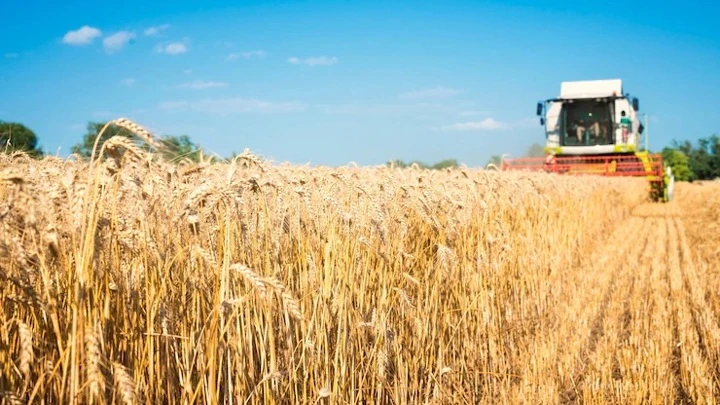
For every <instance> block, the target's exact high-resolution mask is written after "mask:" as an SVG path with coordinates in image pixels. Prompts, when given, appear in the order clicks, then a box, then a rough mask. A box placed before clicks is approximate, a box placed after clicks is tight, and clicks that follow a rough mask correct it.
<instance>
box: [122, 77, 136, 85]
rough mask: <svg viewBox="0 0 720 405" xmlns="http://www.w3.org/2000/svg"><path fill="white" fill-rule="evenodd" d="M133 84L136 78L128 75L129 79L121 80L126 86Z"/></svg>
mask: <svg viewBox="0 0 720 405" xmlns="http://www.w3.org/2000/svg"><path fill="white" fill-rule="evenodd" d="M133 84H135V79H133V78H131V77H128V78H127V79H122V80H120V85H121V86H125V87H130V86H132V85H133Z"/></svg>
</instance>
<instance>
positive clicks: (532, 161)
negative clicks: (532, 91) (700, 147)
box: [502, 79, 674, 202]
mask: <svg viewBox="0 0 720 405" xmlns="http://www.w3.org/2000/svg"><path fill="white" fill-rule="evenodd" d="M638 110H639V102H638V99H637V98H635V97H633V98H630V96H629V95H628V94H624V93H623V88H622V80H617V79H616V80H589V81H574V82H563V83H562V84H561V85H560V97H559V98H555V99H549V100H545V101H544V102H540V103H538V104H537V115H538V116H540V125H544V127H545V138H546V139H547V141H546V146H545V157H544V158H542V157H540V158H538V157H535V158H514V159H503V161H502V170H504V171H507V170H529V171H545V172H551V173H558V174H567V175H600V176H633V177H644V178H646V179H647V181H648V183H649V193H650V197H651V198H652V199H653V200H655V201H665V202H667V201H670V200H671V199H672V196H673V185H674V178H673V175H672V171H671V169H670V167H665V166H664V164H663V160H662V155H660V154H651V153H649V152H648V150H647V148H645V149H644V150H641V149H640V146H639V145H640V135H641V134H642V133H643V130H644V127H643V125H642V123H641V122H640V120H639V119H638V114H637V112H638Z"/></svg>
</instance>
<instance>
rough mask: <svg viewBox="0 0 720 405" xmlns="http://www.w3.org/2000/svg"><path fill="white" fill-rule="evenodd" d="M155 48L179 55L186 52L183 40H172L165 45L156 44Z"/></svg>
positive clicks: (158, 50)
mask: <svg viewBox="0 0 720 405" xmlns="http://www.w3.org/2000/svg"><path fill="white" fill-rule="evenodd" d="M155 50H156V51H157V52H160V53H166V54H168V55H180V54H181V53H185V52H187V45H185V43H183V42H173V43H170V44H167V45H165V46H163V45H158V46H157V47H156V48H155Z"/></svg>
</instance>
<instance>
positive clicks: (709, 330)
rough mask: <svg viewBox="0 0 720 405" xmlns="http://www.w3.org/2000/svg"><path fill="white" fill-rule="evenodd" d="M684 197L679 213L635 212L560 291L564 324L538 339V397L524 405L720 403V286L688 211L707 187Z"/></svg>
mask: <svg viewBox="0 0 720 405" xmlns="http://www.w3.org/2000/svg"><path fill="white" fill-rule="evenodd" d="M680 187H681V190H682V191H681V192H680V193H679V198H678V199H677V200H676V201H674V202H672V203H669V204H652V203H644V204H641V205H639V206H637V207H635V209H634V210H633V212H632V214H631V216H630V217H629V218H628V219H627V220H625V221H624V222H623V223H621V224H619V225H618V227H617V228H616V229H615V230H614V231H613V232H612V234H611V235H610V237H609V238H608V240H607V241H605V243H602V244H599V245H597V246H595V247H594V249H592V252H591V253H590V255H588V257H587V259H586V260H585V261H584V263H583V265H582V266H581V270H580V271H578V272H576V273H572V275H573V277H572V278H569V279H568V278H564V279H563V280H559V281H558V282H557V284H556V285H555V288H557V290H558V291H559V293H558V295H559V299H558V302H557V304H558V306H559V308H558V313H559V314H562V315H561V316H559V317H558V318H557V319H556V321H555V323H554V324H551V325H548V328H547V331H546V333H539V334H538V338H537V339H536V340H535V342H534V345H533V349H532V351H531V353H533V356H532V357H533V358H534V359H536V361H535V362H530V363H529V364H528V368H527V371H526V373H525V374H524V375H523V377H522V382H521V383H520V387H532V388H530V390H527V391H525V392H522V391H521V393H520V395H518V398H523V400H527V401H529V402H532V400H533V399H532V398H557V399H558V402H560V403H633V404H641V403H682V404H685V403H688V404H690V403H715V402H716V401H717V400H718V398H719V396H718V393H719V391H718V389H719V384H720V377H719V375H718V372H719V371H720V370H719V369H718V367H720V363H718V359H720V357H719V355H720V346H719V345H720V329H719V327H720V323H718V312H717V304H716V306H715V310H713V307H712V306H711V305H709V301H708V299H709V300H711V301H712V302H715V303H717V302H718V300H719V298H718V295H717V292H716V291H711V290H708V286H709V284H708V281H709V280H708V277H713V278H716V277H717V273H716V271H717V270H716V271H714V272H713V274H708V272H707V270H708V269H707V263H705V262H703V259H702V257H701V256H699V255H698V254H697V252H695V251H693V249H692V248H691V244H690V242H689V238H688V235H687V224H686V223H685V221H684V220H683V216H684V215H683V212H687V211H684V209H683V207H682V206H683V203H687V201H686V200H685V199H687V198H688V193H691V192H697V190H698V187H699V186H693V185H681V186H680ZM706 187H709V186H706ZM714 190H715V191H717V190H720V187H717V186H715V187H714ZM683 192H684V193H683ZM690 208H691V207H689V206H688V207H685V209H690ZM693 208H698V207H697V206H695V207H693ZM715 208H717V206H716V207H715ZM699 225H702V224H701V223H695V224H694V225H692V226H696V227H697V226H699ZM705 225H710V226H712V225H713V224H705ZM715 226H717V225H715ZM692 231H694V232H695V233H696V234H697V233H700V234H702V233H703V230H701V229H692ZM717 246H718V247H720V242H719V243H718V244H717ZM698 262H701V263H698ZM714 282H715V283H717V281H716V280H714ZM567 348H581V349H580V350H579V351H575V350H567ZM548 376H553V378H550V379H549V378H548ZM548 382H550V383H549V384H548Z"/></svg>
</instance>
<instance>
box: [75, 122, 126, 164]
mask: <svg viewBox="0 0 720 405" xmlns="http://www.w3.org/2000/svg"><path fill="white" fill-rule="evenodd" d="M105 124H106V123H104V122H92V121H91V122H88V124H87V130H86V131H87V132H86V133H85V135H84V136H83V140H82V142H80V143H78V144H76V145H74V146H73V147H72V152H73V153H77V154H78V155H80V156H82V157H86V158H89V157H90V156H91V155H92V152H93V145H95V139H96V138H97V137H98V134H100V131H102V129H103V127H104V126H105ZM116 135H119V136H124V137H126V138H130V139H133V140H137V139H138V138H137V136H136V135H135V134H133V133H132V132H131V131H129V130H127V129H125V128H122V127H118V126H116V125H110V126H108V127H107V129H105V132H103V134H102V136H101V137H100V140H99V141H98V146H97V150H96V151H95V153H96V154H97V153H99V152H100V148H102V145H103V143H105V142H106V141H107V140H108V139H110V138H112V137H113V136H116Z"/></svg>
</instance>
